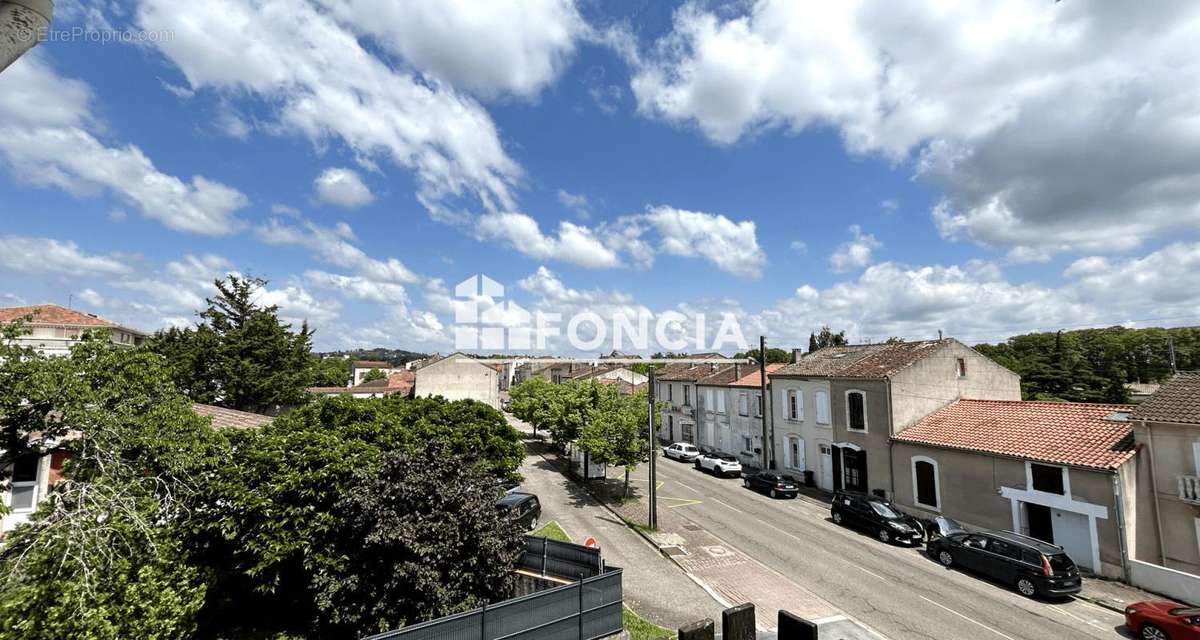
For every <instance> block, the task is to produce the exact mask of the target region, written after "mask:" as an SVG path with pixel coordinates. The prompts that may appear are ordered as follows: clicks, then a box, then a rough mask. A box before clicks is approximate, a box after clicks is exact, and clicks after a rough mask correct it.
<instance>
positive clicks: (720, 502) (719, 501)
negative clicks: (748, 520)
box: [712, 498, 745, 513]
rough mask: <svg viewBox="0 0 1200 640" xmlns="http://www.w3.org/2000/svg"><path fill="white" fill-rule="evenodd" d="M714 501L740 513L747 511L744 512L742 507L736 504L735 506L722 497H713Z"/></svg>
mask: <svg viewBox="0 0 1200 640" xmlns="http://www.w3.org/2000/svg"><path fill="white" fill-rule="evenodd" d="M712 501H713V502H715V503H717V504H719V505H721V506H723V507H725V508H727V509H733V510H734V511H736V512H738V513H745V512H744V511H742V510H741V509H738V508H737V507H735V506H733V505H731V504H729V503H728V502H725V501H724V500H721V499H720V498H713V499H712Z"/></svg>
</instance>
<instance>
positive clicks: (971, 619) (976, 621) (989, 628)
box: [918, 596, 1016, 640]
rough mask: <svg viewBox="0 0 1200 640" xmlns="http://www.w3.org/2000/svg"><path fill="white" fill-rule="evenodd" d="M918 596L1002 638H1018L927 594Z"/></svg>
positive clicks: (1010, 639)
mask: <svg viewBox="0 0 1200 640" xmlns="http://www.w3.org/2000/svg"><path fill="white" fill-rule="evenodd" d="M918 597H920V598H921V599H922V600H924V601H925V602H928V603H929V604H931V605H933V606H935V607H940V608H942V609H945V610H946V611H949V612H950V613H953V614H954V615H956V616H958V617H960V618H962V619H963V620H966V621H967V622H970V623H972V624H977V625H979V626H981V627H983V628H984V629H987V630H988V631H991V632H992V633H994V634H996V635H998V636H1000V637H1001V638H1007V639H1008V640H1016V638H1014V637H1012V636H1008V635H1004V634H1003V633H1000V632H999V631H997V630H995V629H993V628H992V627H989V626H987V625H986V624H984V623H982V622H980V621H978V620H976V619H974V618H971V617H968V616H965V615H963V614H961V613H959V612H957V611H955V610H954V609H951V608H950V607H947V606H946V605H944V604H942V603H940V602H936V601H934V600H930V599H929V598H926V597H925V596H918Z"/></svg>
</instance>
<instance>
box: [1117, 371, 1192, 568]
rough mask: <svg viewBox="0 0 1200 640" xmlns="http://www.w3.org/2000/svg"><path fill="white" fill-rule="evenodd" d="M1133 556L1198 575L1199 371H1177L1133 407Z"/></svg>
mask: <svg viewBox="0 0 1200 640" xmlns="http://www.w3.org/2000/svg"><path fill="white" fill-rule="evenodd" d="M1133 420H1134V422H1133V429H1134V439H1135V440H1136V441H1137V443H1138V444H1139V445H1141V446H1142V448H1143V449H1142V453H1141V454H1140V456H1139V458H1140V460H1139V461H1140V464H1139V467H1138V472H1139V473H1138V479H1137V494H1138V499H1137V503H1138V517H1137V536H1136V541H1135V542H1136V544H1134V545H1131V550H1132V556H1133V557H1134V558H1136V559H1137V560H1141V561H1143V562H1148V563H1151V564H1156V565H1161V566H1164V567H1167V568H1168V569H1175V570H1177V571H1183V572H1185V573H1190V574H1194V575H1200V372H1181V373H1178V374H1176V375H1175V376H1173V377H1172V378H1171V379H1170V380H1168V381H1167V382H1166V383H1164V384H1163V385H1162V386H1161V387H1160V388H1159V389H1158V390H1157V392H1155V393H1154V394H1153V395H1152V396H1151V397H1150V398H1148V399H1147V400H1145V401H1144V402H1142V403H1141V404H1139V405H1138V406H1137V408H1136V409H1134V412H1133Z"/></svg>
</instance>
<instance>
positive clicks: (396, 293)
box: [304, 269, 408, 304]
mask: <svg viewBox="0 0 1200 640" xmlns="http://www.w3.org/2000/svg"><path fill="white" fill-rule="evenodd" d="M304 279H305V280H306V281H308V282H309V283H311V284H312V285H313V286H314V287H318V288H321V289H326V290H332V291H337V292H339V293H341V294H343V295H345V296H347V297H350V298H355V299H358V300H365V301H367V302H374V303H376V304H404V303H406V302H408V293H407V292H406V291H405V289H404V285H400V284H396V283H394V282H380V281H377V280H371V279H369V278H364V277H362V276H345V275H340V274H336V273H329V272H327V271H319V270H316V269H310V270H308V271H305V272H304Z"/></svg>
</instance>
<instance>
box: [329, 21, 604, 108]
mask: <svg viewBox="0 0 1200 640" xmlns="http://www.w3.org/2000/svg"><path fill="white" fill-rule="evenodd" d="M322 3H323V4H324V5H326V6H328V7H330V8H331V9H332V10H333V12H334V14H335V15H336V16H337V17H338V18H339V19H340V20H342V21H343V22H345V23H347V24H350V25H352V26H353V28H354V29H355V30H356V31H357V32H359V33H362V34H369V35H371V36H373V37H374V38H375V40H376V41H378V42H379V43H380V44H381V45H382V46H383V47H385V48H386V49H388V50H390V51H392V52H393V53H396V54H398V55H400V56H402V57H403V58H404V59H405V60H407V61H408V62H410V63H411V64H412V65H413V66H415V67H416V68H418V69H420V70H421V71H422V72H424V73H426V74H427V75H429V76H431V77H434V78H437V79H439V80H442V81H446V82H449V83H450V84H451V85H453V86H455V87H457V88H460V89H466V90H469V91H472V92H474V93H477V94H480V95H483V96H495V95H499V94H506V93H507V94H513V95H517V96H523V97H532V96H534V95H536V94H537V93H538V92H540V91H541V90H542V89H543V88H544V87H545V86H546V85H548V84H550V83H551V82H553V81H554V80H555V79H557V78H558V76H559V74H560V73H561V72H562V70H563V68H564V67H566V65H567V63H569V62H570V60H571V57H572V55H573V54H574V52H575V44H576V41H577V40H578V39H579V38H580V37H581V36H582V35H584V34H585V32H586V31H587V25H586V24H585V23H584V21H583V19H582V18H581V17H580V15H579V12H578V11H577V10H576V8H575V4H574V2H572V1H571V0H494V1H490V2H475V1H473V0H418V1H410V2H404V3H395V2H388V1H387V0H322Z"/></svg>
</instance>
